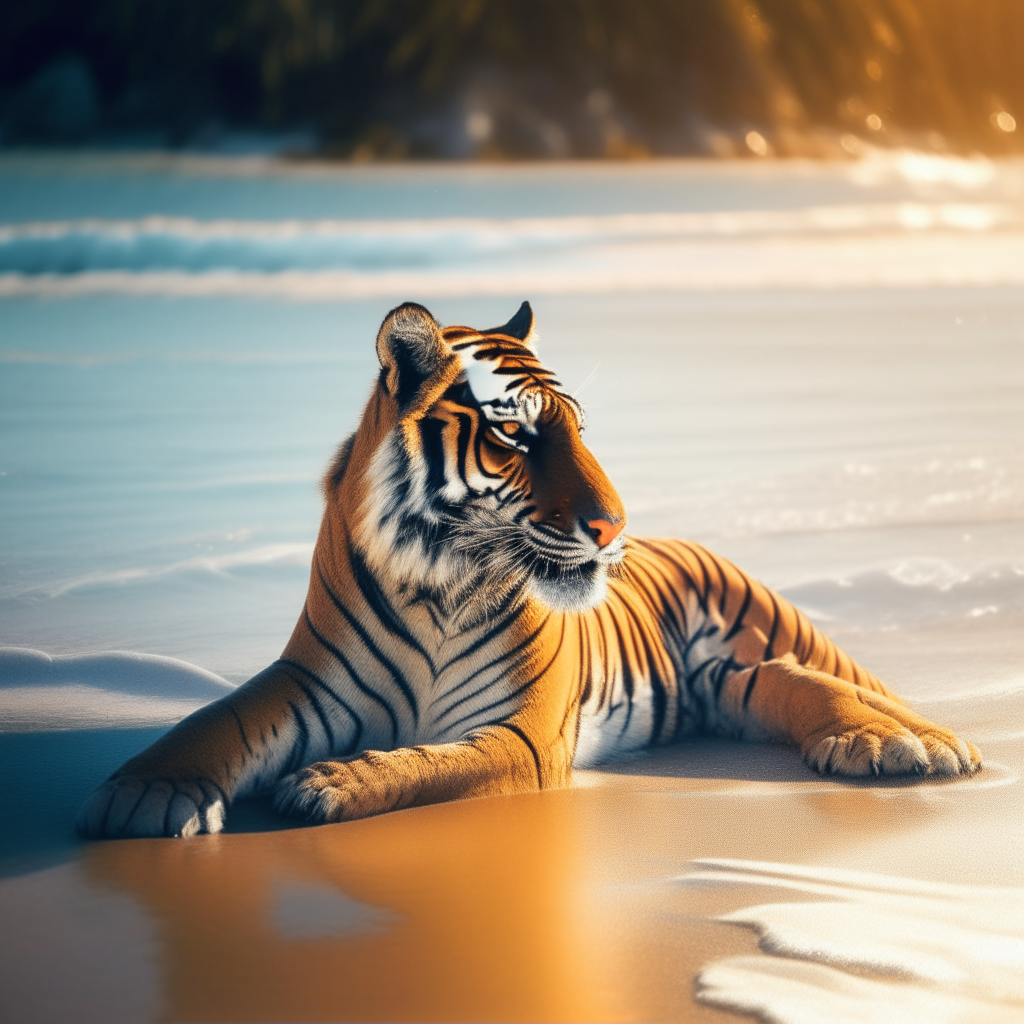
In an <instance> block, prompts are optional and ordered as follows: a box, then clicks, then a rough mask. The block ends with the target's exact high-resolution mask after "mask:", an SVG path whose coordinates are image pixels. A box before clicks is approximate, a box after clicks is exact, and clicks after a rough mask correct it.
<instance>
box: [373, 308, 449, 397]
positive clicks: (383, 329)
mask: <svg viewBox="0 0 1024 1024" xmlns="http://www.w3.org/2000/svg"><path fill="white" fill-rule="evenodd" d="M450 356H451V351H450V349H449V348H448V345H447V343H446V342H445V340H444V339H443V338H442V337H441V327H440V325H439V324H438V322H437V321H436V320H435V319H434V318H433V317H432V316H431V315H430V313H429V312H428V311H427V310H426V309H424V308H423V307H422V306H421V305H419V304H418V303H416V302H404V303H402V305H401V306H397V307H396V308H395V309H393V310H391V312H390V313H388V315H387V316H386V317H384V323H382V324H381V325H380V330H379V331H378V332H377V358H378V359H379V360H380V366H381V374H380V379H381V384H382V385H383V387H384V388H385V389H386V390H387V392H388V394H390V395H392V396H393V397H394V398H395V399H396V400H397V401H398V404H399V406H400V407H402V408H403V409H404V408H405V407H406V406H408V405H409V403H410V402H411V401H412V400H413V399H414V398H415V397H416V394H417V392H418V391H419V389H420V387H421V386H422V385H423V382H424V381H426V380H429V379H430V378H431V377H433V376H434V374H435V373H437V371H438V370H439V369H441V367H442V366H443V365H444V363H445V362H446V360H447V358H448V357H450Z"/></svg>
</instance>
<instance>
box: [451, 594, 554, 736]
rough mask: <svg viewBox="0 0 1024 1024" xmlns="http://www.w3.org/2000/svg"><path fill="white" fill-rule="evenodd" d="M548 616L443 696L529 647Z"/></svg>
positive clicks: (546, 621) (454, 692) (545, 623)
mask: <svg viewBox="0 0 1024 1024" xmlns="http://www.w3.org/2000/svg"><path fill="white" fill-rule="evenodd" d="M550 618H551V613H550V612H548V614H547V615H545V616H544V618H543V619H542V620H541V624H540V625H539V626H538V627H537V628H536V629H535V630H534V631H533V632H532V633H531V634H530V635H529V636H528V637H527V638H526V639H525V640H523V642H522V643H519V644H516V646H515V647H513V648H512V649H511V650H508V651H505V652H503V653H502V654H499V655H498V657H496V658H492V659H491V660H490V661H489V662H488V663H487V664H486V665H481V666H480V668H478V669H477V670H476V671H475V672H473V673H472V674H471V675H468V676H466V678H465V679H463V680H462V682H461V683H459V685H458V686H454V687H452V689H450V690H449V691H448V692H447V693H446V694H445V697H452V696H454V695H455V694H456V693H458V692H459V690H461V689H462V688H463V687H464V686H468V685H469V684H470V683H471V682H472V681H473V680H474V679H476V677H477V676H479V675H480V674H481V673H482V672H486V671H487V670H488V669H490V668H494V666H496V665H500V664H501V663H502V662H503V661H508V660H509V659H511V658H513V657H515V655H517V654H519V653H520V651H523V650H525V649H526V648H527V647H529V645H530V644H532V643H533V641H534V640H536V639H537V637H538V636H540V634H541V631H542V630H543V629H544V627H545V626H546V625H547V624H548V620H549V619H550ZM562 631H563V633H564V632H565V623H564V621H563V623H562ZM452 707H454V705H452ZM450 710H451V708H450V707H449V708H446V709H445V710H444V711H443V712H442V713H441V718H443V717H444V716H445V715H446V714H448V712H449V711H450ZM436 721H440V719H436Z"/></svg>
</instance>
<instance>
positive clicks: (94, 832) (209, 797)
mask: <svg viewBox="0 0 1024 1024" xmlns="http://www.w3.org/2000/svg"><path fill="white" fill-rule="evenodd" d="M224 810H225V798H224V793H223V792H222V791H221V789H220V788H219V787H218V786H216V785H214V783H212V782H210V781H208V780H206V779H197V780H181V779H175V780H173V781H171V780H168V779H140V778H136V777H134V776H130V775H129V776H123V777H121V778H113V779H108V780H107V781H106V782H104V783H103V785H102V786H100V787H99V789H97V790H96V791H95V792H94V793H93V794H92V796H90V797H89V799H88V800H86V802H85V805H84V806H83V807H82V810H81V811H80V812H79V815H78V821H77V827H78V831H79V832H80V833H81V834H82V835H83V836H84V837H85V838H86V839H128V838H133V839H138V838H143V837H152V836H194V835H199V834H201V833H203V832H219V831H220V830H221V829H222V828H223V827H224Z"/></svg>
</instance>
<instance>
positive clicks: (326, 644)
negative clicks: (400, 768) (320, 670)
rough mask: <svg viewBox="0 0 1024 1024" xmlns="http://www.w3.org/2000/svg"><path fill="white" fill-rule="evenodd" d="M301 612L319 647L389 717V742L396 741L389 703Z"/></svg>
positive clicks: (396, 726) (396, 731) (393, 714)
mask: <svg viewBox="0 0 1024 1024" xmlns="http://www.w3.org/2000/svg"><path fill="white" fill-rule="evenodd" d="M302 614H303V615H304V616H305V618H306V625H307V626H308V627H309V631H310V632H311V633H312V634H313V638H314V639H315V640H316V641H317V642H318V643H319V644H320V646H321V647H323V648H325V649H326V650H328V651H330V652H331V654H333V655H334V657H335V658H337V659H338V661H339V662H340V663H341V665H342V667H343V668H344V669H345V671H346V672H347V673H348V674H349V678H350V679H351V680H352V682H353V683H355V685H356V686H357V687H358V688H359V689H360V690H361V691H362V692H363V693H365V694H366V696H367V697H369V698H370V699H371V700H373V701H376V702H377V703H378V704H379V705H380V706H381V707H382V708H383V709H384V710H385V711H386V712H387V716H388V718H390V719H391V742H392V744H397V743H398V719H397V718H395V713H394V711H393V710H392V709H391V705H390V704H388V702H387V701H386V700H384V698H383V697H381V695H380V694H379V693H377V691H376V690H373V689H371V688H370V687H369V686H367V685H366V684H365V683H364V682H363V681H362V680H361V679H360V678H359V676H358V675H357V674H356V671H355V669H354V668H353V667H352V665H351V664H350V663H349V660H348V658H346V657H345V655H344V654H342V653H341V651H339V650H338V648H337V647H335V646H334V644H332V643H331V642H330V640H328V639H327V637H325V636H324V635H323V634H322V633H321V632H320V631H319V630H318V629H317V628H316V626H314V625H313V620H312V619H311V618H310V617H309V610H308V609H306V608H303V609H302Z"/></svg>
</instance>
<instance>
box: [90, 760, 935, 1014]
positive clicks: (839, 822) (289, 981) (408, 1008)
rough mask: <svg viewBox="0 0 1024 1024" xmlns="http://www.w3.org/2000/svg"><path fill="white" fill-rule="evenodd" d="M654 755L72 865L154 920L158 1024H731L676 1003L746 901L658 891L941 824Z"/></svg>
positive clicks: (915, 797) (746, 934)
mask: <svg viewBox="0 0 1024 1024" xmlns="http://www.w3.org/2000/svg"><path fill="white" fill-rule="evenodd" d="M707 753H708V751H705V754H707ZM711 753H712V754H713V753H714V752H713V751H711ZM673 756H679V755H678V754H676V755H672V754H671V753H670V754H666V755H656V756H653V757H648V758H647V759H646V760H645V761H644V762H643V763H636V764H634V765H633V766H632V767H630V766H628V765H627V766H624V767H622V769H621V771H620V772H619V773H615V772H611V773H598V772H592V773H580V775H581V782H583V783H584V785H583V786H581V787H580V788H576V789H573V790H566V791H561V792H549V793H544V794H536V795H524V796H519V797H512V798H494V799H484V800H471V801H466V802H463V803H458V804H447V805H440V806H435V807H425V808H417V809H414V810H410V811H404V812H400V813H396V814H390V815H385V816H383V817H380V818H374V819H370V820H365V821H359V822H353V823H348V824H343V825H330V826H323V827H319V828H296V829H289V830H285V831H270V832H261V833H244V834H223V835H219V836H210V837H202V838H199V839H193V840H188V841H167V840H136V841H127V842H113V843H104V844H96V845H94V846H91V847H88V848H87V850H86V852H85V867H86V870H87V872H88V875H89V877H90V879H91V880H92V882H93V884H97V885H99V886H100V887H101V888H102V889H107V890H109V889H113V890H117V891H120V892H123V893H127V894H130V895H132V896H133V897H134V898H136V899H137V900H138V901H139V902H140V903H141V904H142V905H143V906H144V907H145V908H147V910H148V911H149V913H150V914H151V915H152V917H153V918H154V919H155V921H156V924H157V931H158V933H159V935H160V937H161V939H160V941H161V943H162V947H163V948H162V953H161V960H162V965H161V966H162V973H163V987H164V995H163V998H164V1018H165V1019H167V1020H171V1021H182V1022H184V1021H238V1020H251V1021H278V1020H293V1021H300V1020H301V1021H318V1020H368V1021H371V1020H372V1021H379V1020H439V1021H440V1020H452V1021H454V1020H523V1021H526V1020H531V1021H556V1020H557V1021H619V1020H621V1021H627V1020H630V1021H632V1020H654V1019H657V1020H679V1021H705V1020H706V1021H714V1020H724V1019H737V1018H735V1016H734V1015H733V1014H731V1013H725V1012H723V1011H720V1010H716V1009H713V1008H711V1007H704V1006H700V1005H698V1004H695V1003H694V1002H693V979H694V977H695V975H696V974H697V973H698V972H699V971H700V970H701V968H702V967H703V966H704V965H705V964H707V963H708V962H710V961H711V960H714V959H717V958H721V957H723V956H729V955H736V954H744V953H754V952H755V951H756V948H757V947H756V937H755V936H754V935H753V934H752V933H751V932H750V931H748V930H746V929H742V928H738V927H735V926H730V925H728V924H724V923H719V922H716V921H709V920H708V918H709V917H711V916H713V915H716V914H722V913H726V912H728V911H730V910H734V909H738V908H739V907H741V906H744V905H746V902H747V901H748V896H749V894H747V893H745V892H737V891H733V890H731V889H730V888H728V887H725V888H722V887H708V888H706V889H702V888H700V887H696V888H694V887H682V886H679V885H678V884H677V883H675V882H673V881H672V878H673V876H676V875H678V874H680V873H682V872H683V871H685V869H686V866H687V864H688V863H689V862H690V861H691V860H693V859H695V858H699V857H734V858H751V859H757V858H761V859H763V858H765V857H771V856H772V855H773V853H775V852H777V853H781V852H782V850H783V848H784V850H785V854H786V857H787V858H788V859H789V860H795V861H798V862H799V861H802V862H807V860H808V859H812V858H814V857H815V856H820V855H821V853H822V852H823V851H825V850H828V849H835V848H836V845H837V843H838V844H857V843H862V842H871V841H877V840H878V839H879V838H880V837H881V836H883V835H885V834H886V833H888V834H890V835H897V834H899V833H900V832H901V831H905V830H907V829H908V828H916V827H919V826H921V825H923V824H926V823H927V822H928V820H929V819H930V818H932V817H933V816H934V815H936V814H939V815H941V813H942V812H941V809H938V810H937V809H936V806H935V804H934V801H932V800H929V799H927V798H924V797H923V794H924V792H925V790H926V789H927V788H928V787H922V788H918V789H916V790H913V791H910V790H902V791H899V792H894V791H892V790H884V789H873V788H861V787H856V786H853V787H851V786H842V785H837V784H834V783H827V782H824V781H819V780H814V778H813V776H808V775H806V774H805V775H804V776H803V778H804V781H805V782H806V781H810V782H814V783H815V787H814V789H813V790H812V791H807V792H801V784H795V785H794V783H793V782H791V781H788V780H787V781H784V782H778V781H772V780H771V779H766V778H765V777H764V775H763V774H762V776H761V778H760V779H757V778H749V774H750V773H747V772H745V769H744V767H743V765H742V763H740V762H734V764H733V770H731V771H729V772H726V773H725V774H727V775H731V776H732V778H726V779H722V778H718V779H709V778H704V779H694V778H685V777H680V775H675V777H672V776H673V773H674V772H677V771H678V769H679V767H680V766H679V765H676V764H675V763H674V762H673V760H672V758H673ZM645 770H646V773H644V772H645ZM782 774H783V775H785V774H786V772H785V771H783V772H782ZM745 775H747V776H748V777H746V778H744V776H745ZM726 783H728V787H726ZM744 793H748V794H749V796H751V797H756V799H746V798H745V796H744ZM783 838H784V847H783V845H782V844H781V843H780V840H782V839H783ZM773 847H777V848H778V849H777V851H774V850H773V849H772V848H773ZM289 893H291V894H293V895H294V894H295V893H298V894H299V896H300V897H301V898H300V899H299V900H298V902H297V903H294V905H290V909H288V911H287V914H285V915H284V917H283V916H282V909H281V907H282V903H281V901H282V899H285V898H291V897H289V895H288V894H289ZM282 894H284V895H282ZM789 898H790V899H792V896H790V897H789ZM321 904H322V906H321ZM303 915H305V916H306V918H308V920H306V919H304V917H303ZM332 915H333V916H332Z"/></svg>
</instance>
